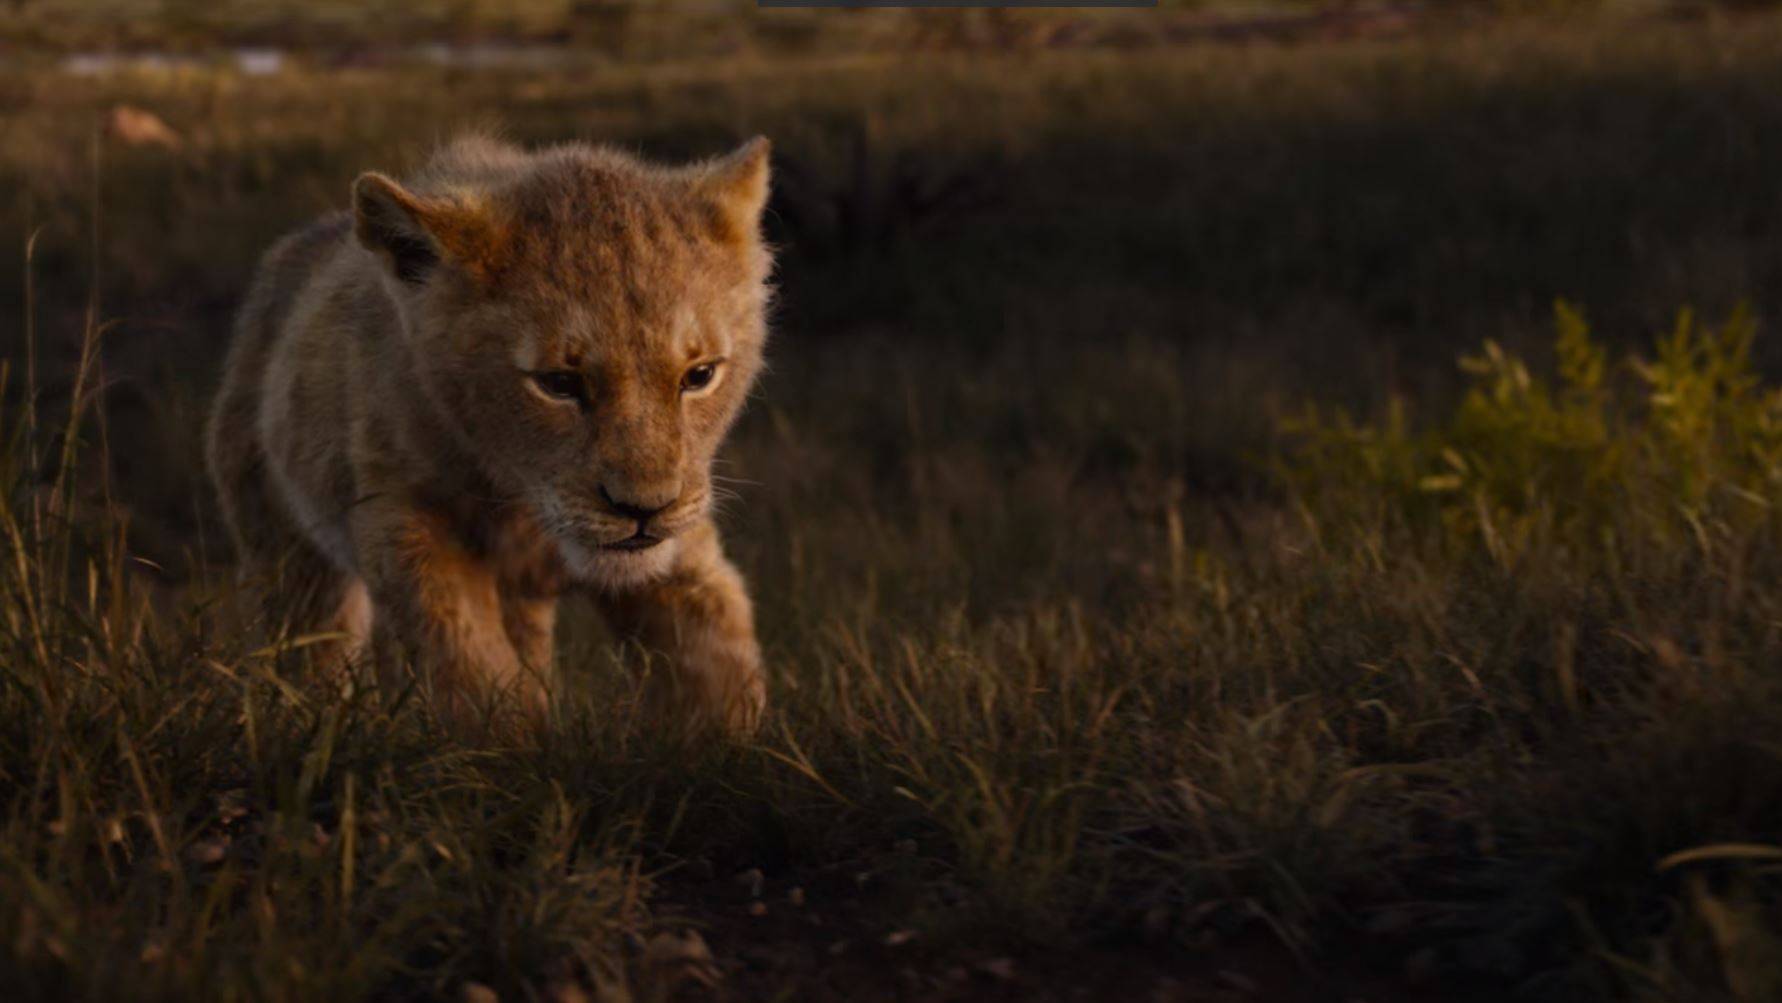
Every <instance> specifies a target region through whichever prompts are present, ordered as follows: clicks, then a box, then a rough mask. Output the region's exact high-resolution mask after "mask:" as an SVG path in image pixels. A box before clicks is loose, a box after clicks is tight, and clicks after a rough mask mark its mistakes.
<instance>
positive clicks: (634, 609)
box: [595, 521, 767, 737]
mask: <svg viewBox="0 0 1782 1003" xmlns="http://www.w3.org/2000/svg"><path fill="white" fill-rule="evenodd" d="M680 548H681V549H680V551H679V553H678V554H677V555H676V558H675V564H674V567H673V569H672V570H671V571H670V572H669V573H668V574H667V575H666V576H665V577H663V578H659V579H656V580H655V581H652V582H649V583H647V584H645V585H642V586H639V587H637V588H635V589H628V590H623V591H611V592H603V593H599V594H597V595H596V596H595V601H596V603H597V604H598V605H599V606H600V608H601V611H602V612H603V613H604V614H605V615H606V617H607V621H608V622H609V623H610V624H611V625H612V627H613V629H614V630H615V631H616V632H618V633H620V634H621V635H624V636H626V637H629V638H633V639H635V640H637V641H639V642H640V643H642V644H643V646H644V647H645V648H646V649H647V650H649V651H650V652H652V653H658V654H660V655H662V656H664V658H665V659H666V661H667V667H668V672H667V674H666V677H664V676H662V675H653V676H652V677H651V679H650V686H651V687H652V689H651V692H650V694H649V699H650V702H651V704H652V705H653V706H654V707H656V708H658V709H661V710H666V709H669V708H674V709H677V710H679V711H680V712H681V713H682V714H683V715H684V717H685V720H686V723H687V724H688V726H689V727H691V728H693V729H698V728H701V727H705V726H708V725H713V724H715V725H717V726H718V727H719V728H721V729H722V730H724V731H725V732H727V733H728V734H730V735H732V736H735V737H747V736H748V735H750V734H752V733H753V732H754V731H755V728H756V727H757V726H758V725H759V724H760V722H761V714H762V711H763V710H764V709H765V708H766V705H767V686H766V682H765V679H764V676H763V673H762V669H761V648H760V645H759V644H757V643H756V640H755V614H754V610H753V607H752V606H751V605H750V603H749V593H748V588H747V587H746V586H745V585H744V584H743V580H742V576H741V575H740V574H738V573H737V571H736V568H735V567H734V566H732V565H731V563H730V562H729V561H728V560H726V559H725V557H724V552H723V549H722V547H721V546H720V544H719V542H718V532H717V528H716V527H714V526H713V525H712V524H711V523H710V522H709V521H707V522H703V523H701V524H700V525H698V526H697V527H694V528H693V529H690V530H688V531H687V532H686V533H685V534H684V535H683V537H682V541H681V545H680Z"/></svg>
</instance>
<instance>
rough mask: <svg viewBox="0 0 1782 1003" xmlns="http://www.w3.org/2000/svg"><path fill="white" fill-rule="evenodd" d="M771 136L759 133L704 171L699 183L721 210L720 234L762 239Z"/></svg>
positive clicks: (745, 239)
mask: <svg viewBox="0 0 1782 1003" xmlns="http://www.w3.org/2000/svg"><path fill="white" fill-rule="evenodd" d="M769 149H770V144H769V143H768V142H767V137H765V136H756V137H755V138H754V139H751V140H749V141H748V142H746V143H744V144H743V145H742V146H740V147H737V149H736V150H735V151H734V152H732V153H730V154H728V155H726V156H723V157H720V158H718V159H717V160H714V161H712V162H711V163H710V164H709V165H707V166H706V168H705V169H704V170H703V171H701V172H700V174H699V176H698V179H697V181H696V182H695V185H696V186H697V188H698V190H699V192H700V194H702V195H704V196H705V197H706V198H708V199H710V200H711V203H712V205H713V206H714V207H716V209H717V223H718V231H719V236H720V237H722V238H723V239H724V240H726V241H728V242H730V243H736V244H743V243H750V242H753V241H755V240H758V239H760V235H761V210H763V209H765V208H766V207H767V175H768V151H769Z"/></svg>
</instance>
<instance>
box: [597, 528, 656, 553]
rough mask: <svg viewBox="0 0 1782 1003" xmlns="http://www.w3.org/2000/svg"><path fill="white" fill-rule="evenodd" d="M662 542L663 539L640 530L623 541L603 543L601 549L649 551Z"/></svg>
mask: <svg viewBox="0 0 1782 1003" xmlns="http://www.w3.org/2000/svg"><path fill="white" fill-rule="evenodd" d="M662 540H663V538H662V537H660V536H651V535H650V534H649V533H646V532H644V531H643V530H641V529H640V530H638V531H637V532H636V533H633V534H632V535H630V536H628V537H626V538H625V539H623V540H617V541H614V542H612V543H603V544H601V545H600V549H601V550H619V551H635V550H648V549H650V548H651V547H654V546H655V545H656V544H658V543H661V542H662Z"/></svg>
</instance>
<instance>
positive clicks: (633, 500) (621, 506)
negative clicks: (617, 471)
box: [600, 484, 674, 522]
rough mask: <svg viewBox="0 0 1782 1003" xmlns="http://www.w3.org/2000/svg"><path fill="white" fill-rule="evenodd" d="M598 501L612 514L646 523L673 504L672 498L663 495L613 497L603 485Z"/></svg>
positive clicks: (671, 496) (669, 495)
mask: <svg viewBox="0 0 1782 1003" xmlns="http://www.w3.org/2000/svg"><path fill="white" fill-rule="evenodd" d="M600 500H601V501H603V502H606V504H607V507H608V508H611V509H612V510H613V512H614V513H616V514H618V515H622V516H624V517H625V518H627V519H636V520H637V521H638V522H648V521H649V519H650V517H651V516H653V515H655V514H656V513H658V512H660V511H662V510H663V509H665V508H667V507H668V506H670V505H673V504H674V496H673V495H671V494H665V493H656V494H653V495H644V494H642V493H639V494H638V495H637V496H633V497H625V496H617V497H615V496H614V495H613V493H612V492H611V491H608V490H607V487H606V485H604V484H602V485H601V486H600Z"/></svg>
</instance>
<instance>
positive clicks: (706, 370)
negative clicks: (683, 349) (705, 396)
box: [681, 359, 723, 394]
mask: <svg viewBox="0 0 1782 1003" xmlns="http://www.w3.org/2000/svg"><path fill="white" fill-rule="evenodd" d="M721 361H723V360H721V359H714V360H712V361H711V362H701V363H700V364H699V365H697V366H694V367H693V368H691V369H689V370H687V372H686V373H685V375H683V376H682V377H681V393H684V394H695V393H698V392H699V391H701V390H704V389H705V388H706V387H709V386H711V385H712V381H713V380H715V379H717V378H718V363H719V362H721Z"/></svg>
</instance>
